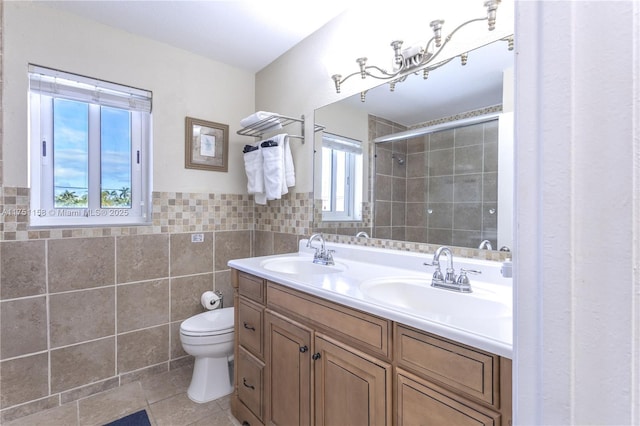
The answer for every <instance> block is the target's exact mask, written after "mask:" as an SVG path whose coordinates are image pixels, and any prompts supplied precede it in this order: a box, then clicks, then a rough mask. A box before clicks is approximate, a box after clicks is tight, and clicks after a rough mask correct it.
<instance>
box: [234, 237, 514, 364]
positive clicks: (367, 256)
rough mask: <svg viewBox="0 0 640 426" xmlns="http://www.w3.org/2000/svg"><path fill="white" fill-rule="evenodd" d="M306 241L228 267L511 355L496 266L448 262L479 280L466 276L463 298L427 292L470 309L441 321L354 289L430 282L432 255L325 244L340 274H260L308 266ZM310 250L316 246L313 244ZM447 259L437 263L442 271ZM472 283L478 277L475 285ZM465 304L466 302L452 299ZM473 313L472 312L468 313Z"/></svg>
mask: <svg viewBox="0 0 640 426" xmlns="http://www.w3.org/2000/svg"><path fill="white" fill-rule="evenodd" d="M305 245H306V240H302V241H301V242H300V251H299V252H297V253H288V254H283V255H274V256H262V257H252V258H246V259H235V260H231V261H229V262H228V265H229V266H230V267H232V268H235V269H237V270H240V271H243V272H247V273H249V274H253V275H257V276H259V277H262V278H266V279H268V280H270V281H273V282H276V283H278V284H282V285H284V286H287V287H291V288H293V289H296V290H300V291H303V292H306V293H309V294H313V295H315V296H318V297H322V298H324V299H327V300H330V301H333V302H336V303H340V304H343V305H346V306H349V307H352V308H355V309H359V310H362V311H365V312H369V313H371V314H374V315H378V316H380V317H383V318H386V319H389V320H392V321H397V322H399V323H402V324H406V325H409V326H411V327H415V328H417V329H420V330H424V331H427V332H430V333H433V334H436V335H439V336H442V337H445V338H448V339H451V340H454V341H457V342H459V343H463V344H466V345H469V346H473V347H476V348H478V349H482V350H484V351H487V352H491V353H494V354H497V355H500V356H503V357H506V358H511V357H512V354H513V309H512V306H513V301H512V285H511V282H512V280H511V279H507V278H503V277H502V276H501V274H500V267H501V263H499V262H491V261H482V260H476V259H466V258H461V257H455V256H454V267H455V269H456V273H457V272H458V271H459V269H460V267H463V268H468V269H480V270H482V274H481V275H478V276H476V275H470V276H469V278H470V281H471V286H472V288H473V293H471V294H463V293H456V292H451V291H448V290H441V289H433V290H432V291H438V292H445V293H438V295H439V296H444V297H448V298H450V299H449V300H451V301H453V303H457V302H460V306H463V305H464V306H469V304H470V303H471V306H474V304H476V303H478V309H477V312H481V315H476V313H475V312H468V311H469V310H466V311H465V312H466V313H467V314H462V315H446V314H442V312H441V313H436V312H429V311H425V310H420V311H418V310H412V309H410V308H407V307H400V306H393V305H392V304H386V303H382V302H380V301H377V300H374V299H372V298H370V297H368V296H367V295H366V294H364V293H363V292H362V291H361V289H360V285H361V284H362V283H363V282H366V281H368V280H373V279H380V278H384V277H403V278H417V279H421V280H430V279H431V274H432V273H433V268H432V267H428V266H424V265H423V262H425V261H428V262H430V261H431V259H432V254H428V255H427V254H420V253H409V252H402V251H397V250H387V249H379V248H370V247H363V246H355V245H347V244H337V243H327V244H326V247H327V248H328V249H334V250H336V252H335V254H334V259H335V261H336V264H338V266H343V267H346V269H345V270H344V271H341V272H336V273H328V274H306V275H304V276H303V275H300V274H291V273H281V272H275V271H273V270H269V269H266V268H265V267H264V266H263V265H264V264H265V262H266V261H269V260H272V259H278V258H287V257H289V258H291V257H292V256H294V257H302V258H305V259H307V258H308V260H309V262H312V260H313V250H311V249H308V248H306V247H305ZM314 245H318V243H317V242H314ZM446 262H447V259H446V257H444V258H443V259H441V264H442V267H443V272H444V268H445V267H446ZM477 277H482V278H481V279H479V278H477ZM456 298H466V299H464V300H463V299H456ZM484 301H489V302H499V303H500V304H501V305H500V306H503V307H504V306H505V305H506V306H508V310H507V311H508V312H507V313H505V312H502V313H500V314H496V315H493V314H492V313H491V308H490V307H489V311H487V307H486V306H493V305H486V306H480V304H483V303H484ZM474 309H475V308H474Z"/></svg>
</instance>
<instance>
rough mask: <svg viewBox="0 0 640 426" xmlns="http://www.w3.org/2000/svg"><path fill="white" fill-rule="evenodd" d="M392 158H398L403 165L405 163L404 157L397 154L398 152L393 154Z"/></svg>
mask: <svg viewBox="0 0 640 426" xmlns="http://www.w3.org/2000/svg"><path fill="white" fill-rule="evenodd" d="M391 158H393V159H394V160H396V161H397V162H398V164H400V165H401V166H402V165H404V158H402V157H401V156H399V155H397V154H393V155H392V156H391Z"/></svg>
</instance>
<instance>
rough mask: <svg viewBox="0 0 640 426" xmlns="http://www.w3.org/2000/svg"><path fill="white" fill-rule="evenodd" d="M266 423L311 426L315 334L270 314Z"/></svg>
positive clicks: (267, 327)
mask: <svg viewBox="0 0 640 426" xmlns="http://www.w3.org/2000/svg"><path fill="white" fill-rule="evenodd" d="M265 319H266V329H265V330H266V345H267V346H266V362H267V369H266V371H267V422H266V423H271V424H275V425H309V424H311V354H312V353H313V352H312V349H313V348H312V347H311V335H312V331H311V330H310V329H308V328H306V327H304V326H302V325H300V324H297V323H295V322H293V321H291V320H289V319H286V318H284V317H282V316H280V315H278V314H275V313H273V312H270V311H267V313H266V316H265Z"/></svg>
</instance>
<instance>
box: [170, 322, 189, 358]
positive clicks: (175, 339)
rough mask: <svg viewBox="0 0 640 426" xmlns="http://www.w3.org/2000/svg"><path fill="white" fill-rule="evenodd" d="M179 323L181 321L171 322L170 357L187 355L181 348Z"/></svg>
mask: <svg viewBox="0 0 640 426" xmlns="http://www.w3.org/2000/svg"><path fill="white" fill-rule="evenodd" d="M181 323H182V321H177V322H172V323H171V359H176V358H181V357H183V356H187V353H186V352H185V351H184V349H183V348H182V342H181V341H180V324H181Z"/></svg>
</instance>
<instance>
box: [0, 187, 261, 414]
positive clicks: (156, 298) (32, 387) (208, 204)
mask: <svg viewBox="0 0 640 426" xmlns="http://www.w3.org/2000/svg"><path fill="white" fill-rule="evenodd" d="M28 194H29V191H28V189H27V188H10V187H4V188H0V205H2V206H3V208H4V211H10V210H11V211H15V209H18V210H20V209H25V210H26V211H28V199H29V196H28ZM153 201H154V216H153V218H154V223H153V226H143V227H131V228H127V227H118V228H82V229H81V228H75V229H48V230H39V231H30V230H28V229H27V228H26V225H27V221H26V220H24V219H25V217H23V216H18V217H15V216H11V217H10V216H4V217H3V222H2V226H3V233H2V234H1V235H2V240H1V241H0V390H1V392H0V394H1V397H0V423H4V422H6V421H10V420H12V419H15V418H19V417H22V416H24V415H27V414H31V413H34V412H38V411H41V410H44V409H47V408H52V407H56V406H58V405H61V404H65V403H67V402H70V401H74V400H77V399H80V398H84V397H87V396H89V395H92V394H94V393H97V392H100V391H104V390H107V389H111V388H114V387H117V386H120V385H123V384H126V383H129V382H131V381H135V380H138V379H140V378H142V377H146V376H150V375H153V374H157V373H160V372H163V371H167V370H169V369H173V368H176V367H180V366H183V365H185V364H189V363H191V362H192V359H191V357H190V356H188V355H187V354H186V353H185V352H184V351H183V350H182V346H181V344H180V339H179V327H180V323H181V322H182V321H183V320H184V319H186V318H188V317H189V316H191V315H194V314H196V313H199V312H202V311H203V308H202V307H201V306H200V300H199V297H200V294H202V292H204V291H206V290H214V289H217V290H221V291H222V293H223V295H224V302H225V305H226V306H230V305H232V303H233V290H232V287H231V273H230V270H229V268H228V266H227V261H228V260H229V259H232V258H241V257H248V256H251V255H252V234H253V226H254V224H253V202H252V201H251V200H250V197H249V196H247V195H233V194H190V193H154V197H153ZM27 219H28V218H27ZM193 233H200V234H203V237H204V240H203V241H202V242H192V241H191V235H192V234H193Z"/></svg>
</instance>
